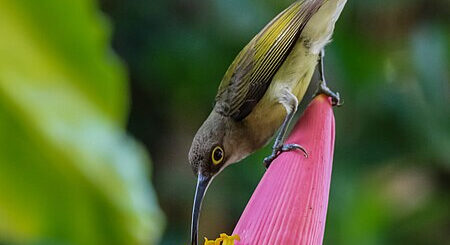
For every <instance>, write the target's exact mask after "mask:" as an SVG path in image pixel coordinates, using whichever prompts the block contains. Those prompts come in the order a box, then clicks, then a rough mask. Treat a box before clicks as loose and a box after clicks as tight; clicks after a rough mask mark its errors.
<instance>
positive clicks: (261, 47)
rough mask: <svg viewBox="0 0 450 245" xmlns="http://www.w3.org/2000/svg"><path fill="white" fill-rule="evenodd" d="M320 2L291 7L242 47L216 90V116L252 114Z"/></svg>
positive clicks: (305, 1)
mask: <svg viewBox="0 0 450 245" xmlns="http://www.w3.org/2000/svg"><path fill="white" fill-rule="evenodd" d="M322 2H323V0H302V1H297V2H295V3H293V4H292V5H291V6H289V7H288V8H287V9H285V10H284V11H283V12H281V13H280V14H279V15H277V16H276V17H275V18H274V19H273V20H272V21H271V22H270V23H269V24H267V25H266V26H265V27H264V28H263V29H262V30H261V31H260V32H259V33H258V34H257V35H256V36H255V37H254V38H253V39H252V40H251V41H250V42H249V43H248V44H247V45H246V46H245V47H244V49H243V50H242V51H241V52H240V53H239V54H238V56H237V57H236V59H235V60H234V61H233V63H232V64H231V65H230V67H229V68H228V70H227V72H226V73H225V76H224V77H223V79H222V82H221V84H220V86H219V90H218V93H217V96H216V107H215V109H216V111H217V112H219V113H221V114H222V115H224V116H230V117H233V118H234V119H235V120H242V119H244V118H245V117H246V116H247V115H248V114H249V113H250V112H251V111H252V109H253V107H254V106H255V105H256V104H257V103H258V102H259V100H260V99H261V98H262V96H263V95H264V93H265V92H266V90H267V88H268V86H269V85H270V82H271V80H272V78H273V76H274V75H275V73H276V72H277V70H278V69H279V68H280V66H281V65H282V64H283V62H284V60H285V59H286V58H287V56H288V55H289V53H290V51H291V50H292V47H293V46H294V45H295V43H296V41H297V39H298V37H299V35H300V33H301V31H302V30H303V28H304V26H305V25H306V23H307V22H308V20H309V19H310V18H311V16H312V15H313V14H314V13H315V12H317V10H318V9H319V8H320V6H321V5H322Z"/></svg>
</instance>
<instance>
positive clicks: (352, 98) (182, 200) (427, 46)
mask: <svg viewBox="0 0 450 245" xmlns="http://www.w3.org/2000/svg"><path fill="white" fill-rule="evenodd" d="M290 2H291V1H288V0H264V1H261V0H259V1H257V0H209V1H206V0H198V1H188V0H166V1H164V0H151V1H148V0H133V1H124V0H102V1H101V9H102V10H103V11H104V12H105V13H106V15H107V16H108V17H109V18H110V19H111V22H112V26H113V48H114V50H115V51H116V52H117V53H118V54H119V56H120V57H121V58H122V59H123V60H124V62H125V63H126V65H127V67H128V71H129V77H130V80H131V112H130V118H129V122H128V130H129V132H131V134H132V135H133V136H135V137H136V138H138V139H139V140H140V141H141V142H143V143H144V144H145V146H146V148H147V149H148V151H149V152H150V155H151V156H152V160H153V170H152V171H153V174H152V176H153V183H154V186H155V189H156V192H157V196H158V199H159V203H160V206H161V207H162V209H163V211H164V213H165V214H166V218H167V227H166V231H165V235H164V237H163V240H162V243H161V244H167V245H169V244H185V243H186V242H187V241H188V235H189V222H190V211H191V205H192V199H193V194H194V185H195V183H194V182H195V178H194V175H193V173H192V171H191V169H190V167H189V166H188V162H187V152H188V149H189V147H190V143H191V140H192V138H193V135H194V133H195V132H196V130H197V128H198V127H199V126H200V124H201V123H202V121H203V120H204V119H205V118H206V116H207V115H208V113H209V111H210V110H211V108H212V103H213V99H214V96H215V93H216V89H217V87H218V84H219V82H220V80H221V78H222V76H223V74H224V72H225V71H226V69H227V67H228V65H229V64H230V63H231V61H232V60H233V59H234V57H235V56H236V54H237V53H238V52H239V51H240V49H241V48H242V47H243V46H244V45H245V44H246V43H247V42H248V41H249V40H250V39H251V38H252V37H253V36H254V35H255V34H256V33H257V32H258V31H259V30H260V29H261V28H262V27H263V26H264V25H265V24H266V23H267V22H268V21H269V20H271V18H273V17H274V16H275V15H276V14H277V13H278V12H280V11H281V10H282V9H284V8H285V7H286V6H288V5H289V4H290ZM449 16H450V3H449V2H448V1H438V0H397V1H376V0H358V1H349V2H348V3H347V6H346V7H345V9H344V11H343V13H342V15H341V17H340V20H339V21H338V23H337V25H336V29H335V34H334V38H333V40H334V41H333V42H332V43H331V44H330V45H328V46H327V49H326V50H327V56H326V61H325V62H326V75H327V77H328V83H329V85H330V87H331V88H332V89H334V90H336V91H339V92H341V95H342V97H343V98H344V100H345V105H344V106H343V107H341V108H336V109H335V116H336V127H337V130H336V132H337V133H336V149H335V159H334V169H333V179H332V184H331V193H330V202H329V212H328V220H327V227H326V234H325V244H335V245H338V244H342V245H352V244H355V245H362V244H368V245H372V244H383V245H388V244H445V243H448V241H449V239H450V237H449V231H450V208H449V207H450V191H449V187H450V181H449V177H450V171H449V170H450V88H449V76H450V75H449V68H450V66H449V57H450V53H449V52H450V49H449V46H450V35H449V28H450V22H449ZM315 79H316V78H315ZM310 89H311V88H310ZM304 103H305V102H304ZM304 103H303V106H304ZM268 152H269V150H268V148H266V149H263V150H261V151H259V152H257V153H256V154H254V155H253V156H251V157H249V158H248V159H246V160H244V161H243V162H242V163H241V164H237V165H234V166H232V167H230V168H228V169H226V170H225V171H224V172H223V174H222V175H220V176H219V177H218V178H216V181H215V182H214V183H213V184H212V186H211V188H210V190H209V192H208V193H207V196H206V199H205V203H204V210H203V213H202V219H201V222H200V224H201V226H200V233H201V236H203V234H204V235H205V236H208V237H210V238H213V237H217V235H218V234H219V233H221V232H227V233H231V231H232V230H233V227H234V224H235V223H236V222H237V220H238V218H239V216H240V214H241V212H242V211H243V209H244V207H245V204H246V202H247V201H248V199H249V197H250V195H251V193H252V191H253V190H254V188H255V187H256V185H257V183H258V180H259V179H260V178H261V176H262V174H263V172H264V168H263V166H262V159H263V157H264V156H265V155H267V154H268Z"/></svg>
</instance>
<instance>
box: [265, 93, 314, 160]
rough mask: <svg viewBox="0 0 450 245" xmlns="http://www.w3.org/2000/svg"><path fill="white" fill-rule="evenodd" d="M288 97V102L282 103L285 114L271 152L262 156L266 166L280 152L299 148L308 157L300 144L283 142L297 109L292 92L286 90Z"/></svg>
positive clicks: (296, 101)
mask: <svg viewBox="0 0 450 245" xmlns="http://www.w3.org/2000/svg"><path fill="white" fill-rule="evenodd" d="M288 95H289V96H288V97H290V101H289V103H286V104H288V105H286V104H285V103H283V105H284V106H285V107H286V111H287V115H286V117H285V118H284V121H283V124H282V125H281V127H280V129H279V131H278V134H277V136H276V138H275V143H274V144H273V147H272V154H271V155H270V156H268V157H266V158H264V165H265V166H266V168H269V166H270V164H271V163H272V161H273V160H275V158H277V157H278V156H279V155H280V154H281V153H283V152H286V151H292V150H301V151H302V152H303V153H304V154H305V156H306V157H308V153H307V152H306V150H305V149H304V148H303V147H302V146H301V145H297V144H284V138H285V135H286V131H287V129H288V128H289V124H290V123H291V121H292V118H293V117H294V115H295V112H296V111H297V105H298V100H297V98H296V97H295V95H293V94H292V93H290V92H288Z"/></svg>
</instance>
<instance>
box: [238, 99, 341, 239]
mask: <svg viewBox="0 0 450 245" xmlns="http://www.w3.org/2000/svg"><path fill="white" fill-rule="evenodd" d="M334 136H335V124H334V115H333V110H332V106H331V103H330V101H329V99H328V98H327V97H326V96H323V95H321V96H317V97H316V98H315V99H314V100H313V101H312V102H311V104H310V105H309V106H308V108H307V109H306V111H305V112H304V114H303V116H302V117H301V118H300V120H299V121H298V123H297V124H296V126H295V127H294V129H293V131H292V133H291V135H290V136H289V138H288V139H287V141H286V143H296V144H299V145H302V146H303V147H304V148H305V149H306V150H307V152H308V154H309V157H308V158H305V156H304V155H303V154H302V153H301V152H297V151H292V152H286V153H283V154H281V155H280V156H279V157H278V158H277V159H276V160H275V161H274V162H273V163H272V165H271V166H270V168H269V169H268V170H267V172H266V173H265V175H264V177H263V178H262V180H261V182H260V183H259V185H258V187H257V188H256V190H255V192H254V193H253V195H252V197H251V199H250V201H249V203H248V204H247V207H246V208H245V210H244V213H243V214H242V216H241V218H240V220H239V222H238V224H237V225H236V228H235V230H234V231H233V234H238V235H239V236H240V238H241V240H240V241H239V242H236V244H237V245H257V244H273V245H281V244H288V245H306V244H308V245H319V244H322V241H323V235H324V229H325V220H326V214H327V207H328V195H329V189H330V180H331V168H332V161H333V149H334Z"/></svg>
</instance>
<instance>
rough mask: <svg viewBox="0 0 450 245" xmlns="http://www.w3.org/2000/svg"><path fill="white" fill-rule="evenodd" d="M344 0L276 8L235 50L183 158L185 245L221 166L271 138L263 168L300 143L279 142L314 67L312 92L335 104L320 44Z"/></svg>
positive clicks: (194, 234) (301, 0) (307, 0)
mask: <svg viewBox="0 0 450 245" xmlns="http://www.w3.org/2000/svg"><path fill="white" fill-rule="evenodd" d="M346 2H347V0H298V1H295V2H293V3H292V4H291V5H290V6H289V7H287V8H286V9H285V10H283V11H282V12H281V13H279V14H278V15H277V16H276V17H275V18H274V19H273V20H271V21H270V22H269V23H268V24H267V25H266V26H265V27H264V28H263V29H262V30H261V31H260V32H259V33H258V34H257V35H256V36H255V37H254V38H253V39H251V41H250V42H249V43H248V44H247V45H246V46H245V47H244V48H243V49H242V50H241V51H240V52H239V54H238V55H237V57H236V58H235V59H234V61H233V62H232V63H231V65H230V66H229V68H228V70H227V71H226V72H225V75H224V77H223V79H222V81H221V83H220V85H219V88H218V91H217V94H216V97H215V101H214V107H213V109H212V111H211V113H210V114H209V116H208V117H207V119H206V120H205V121H204V122H203V124H202V125H201V126H200V128H199V129H198V131H197V133H196V134H195V136H194V138H193V141H192V145H191V148H190V150H189V154H188V159H189V164H190V166H191V167H192V170H193V171H194V174H195V175H197V185H196V191H195V196H194V204H193V209H192V219H191V245H197V242H198V225H199V216H200V210H201V205H202V201H203V197H204V195H205V193H206V190H207V189H208V186H209V185H210V183H211V181H212V180H213V179H214V178H215V177H216V176H217V175H218V174H219V173H220V172H221V171H222V170H223V169H225V168H226V167H227V166H229V165H231V164H233V163H236V162H239V161H240V160H241V159H243V158H245V157H247V156H248V155H250V154H252V153H253V152H255V151H256V150H258V149H260V148H262V147H264V146H265V145H266V144H267V143H268V142H270V140H271V139H272V138H273V136H274V135H275V133H276V132H277V131H278V133H277V134H276V136H275V142H274V145H273V147H272V154H271V155H270V156H268V157H266V158H265V159H264V164H265V166H266V168H268V167H269V166H270V163H271V162H272V161H273V160H274V159H275V158H276V157H277V156H279V155H280V154H281V153H283V152H286V151H293V150H298V151H300V152H302V153H303V154H304V155H305V157H307V156H308V153H307V149H304V148H303V147H302V146H301V145H297V144H284V138H285V134H286V131H287V130H288V127H289V124H290V122H291V120H292V118H293V116H294V115H295V113H296V111H297V107H298V104H299V102H300V101H301V100H302V99H303V97H304V95H305V92H306V90H307V88H308V86H309V84H310V81H311V79H312V77H313V74H314V72H315V70H316V67H318V70H319V79H320V83H319V86H318V89H317V91H316V94H326V95H328V96H330V97H331V98H332V102H333V105H341V103H342V101H341V99H340V95H339V93H335V92H333V91H331V90H330V89H329V88H328V86H327V84H326V80H325V76H324V65H323V64H324V62H323V60H324V55H325V52H324V48H325V46H326V45H327V44H328V43H329V42H330V41H331V37H332V34H333V32H334V28H335V23H336V21H337V19H338V18H339V16H340V14H341V12H342V10H343V8H344V6H345V4H346Z"/></svg>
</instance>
